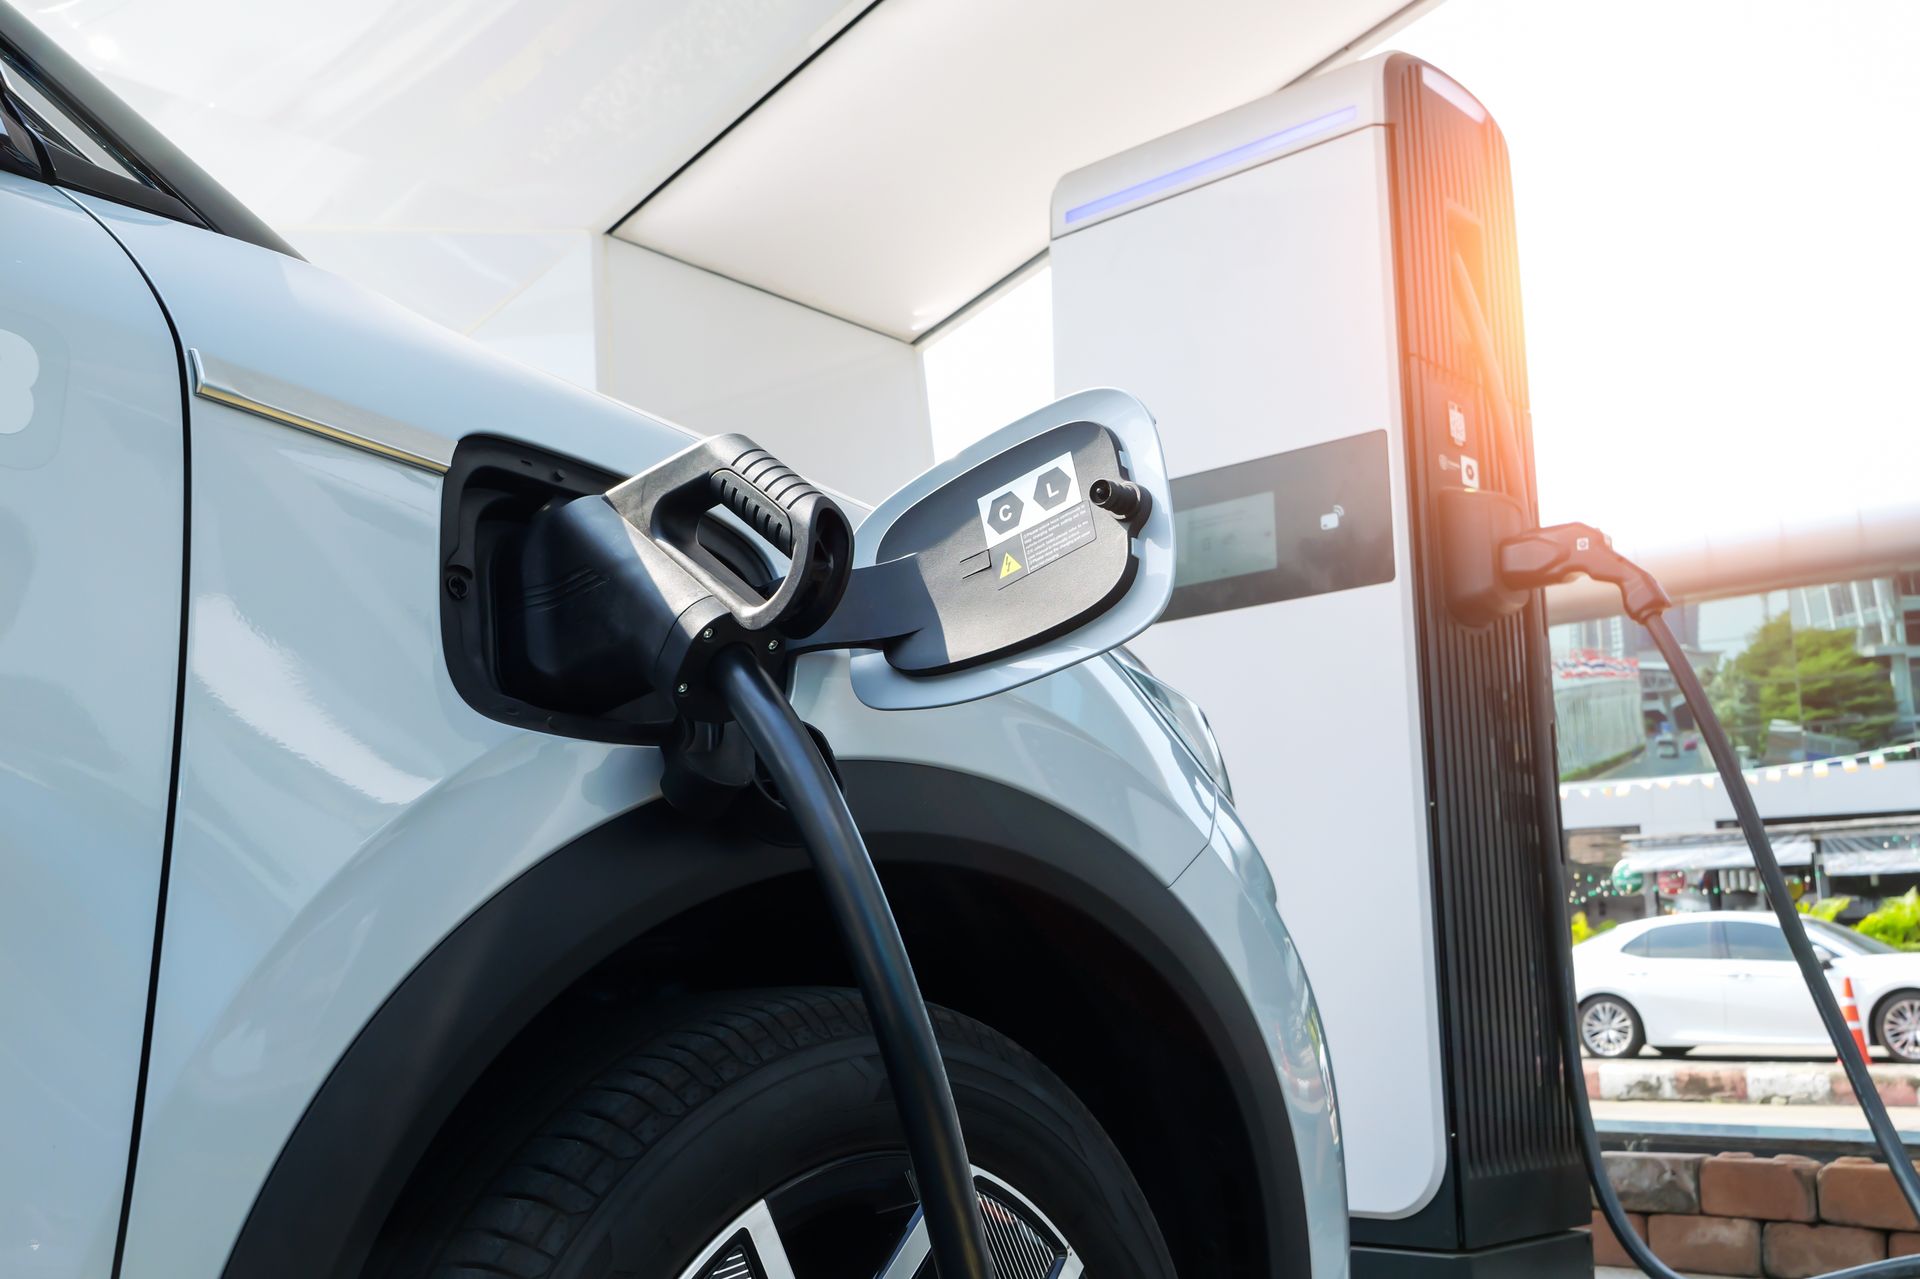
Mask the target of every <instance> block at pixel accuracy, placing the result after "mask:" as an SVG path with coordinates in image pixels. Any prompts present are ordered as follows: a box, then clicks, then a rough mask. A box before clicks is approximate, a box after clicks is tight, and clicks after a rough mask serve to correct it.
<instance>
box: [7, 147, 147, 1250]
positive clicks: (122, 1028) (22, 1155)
mask: <svg viewBox="0 0 1920 1279" xmlns="http://www.w3.org/2000/svg"><path fill="white" fill-rule="evenodd" d="M0 277H3V278H4V284H3V285H0V1044H4V1048H3V1049H0V1150H3V1151H4V1152H5V1153H4V1154H0V1274H6V1275H17V1276H22V1277H29V1279H56V1277H59V1279H65V1277H67V1276H73V1277H75V1279H77V1277H78V1276H83V1275H84V1276H95V1275H103V1274H105V1273H106V1272H107V1271H108V1269H109V1268H110V1267H111V1266H112V1263H113V1245H114V1236H115V1232H116V1230H117V1228H118V1225H119V1217H120V1205H121V1198H122V1195H123V1193H124V1191H125V1187H126V1179H127V1152H128V1148H129V1145H130V1139H131V1136H132V1131H133V1116H134V1109H135V1096H136V1093H137V1090H138V1078H139V1070H140V1045H141V1037H142V1030H143V1026H144V1021H145V1016H146V1000H147V983H148V978H149V975H150V973H151V971H152V967H153V928H154V920H155V910H154V903H155V901H156V900H157V897H158V893H159V888H160V877H161V859H162V849H163V847H164V843H165V831H166V815H167V796H168V793H169V791H170V790H171V776H172V769H173V730H174V706H175V698H176V691H177V687H178V681H179V640H180V567H181V545H180V540H181V536H182V533H183V531H184V519H183V517H182V504H183V502H184V496H185V495H184V492H183V488H182V484H183V477H184V472H185V459H184V456H183V449H184V444H185V441H184V438H183V435H182V430H181V416H180V363H179V357H178V355H177V354H176V352H175V349H174V343H173V337H172V334H171V333H170V332H169V331H168V328H167V323H166V317H165V316H164V315H163V314H162V313H161V311H160V308H159V307H158V306H156V305H155V303H154V301H153V296H152V294H151V293H150V292H149V290H148V289H147V287H146V285H145V283H144V282H143V281H142V280H141V278H140V273H139V272H138V271H137V270H136V269H135V267H134V265H133V263H132V262H131V261H130V260H129V259H128V257H127V255H126V254H125V253H124V252H123V251H122V250H121V248H120V246H119V245H117V244H116V243H114V240H113V238H112V237H111V236H109V235H108V234H107V233H106V232H105V231H103V230H102V229H101V227H100V226H99V224H98V223H97V222H95V221H94V219H93V218H91V217H89V216H88V215H87V213H86V212H84V211H83V210H82V209H80V208H79V207H77V206H76V205H75V204H74V202H73V201H72V200H71V199H69V198H68V197H67V196H66V195H64V194H63V193H61V192H59V191H55V190H53V189H52V188H50V187H47V186H43V185H41V184H39V183H36V182H30V181H27V180H25V179H23V178H19V177H16V176H15V175H13V174H10V173H0Z"/></svg>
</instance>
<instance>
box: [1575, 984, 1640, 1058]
mask: <svg viewBox="0 0 1920 1279" xmlns="http://www.w3.org/2000/svg"><path fill="white" fill-rule="evenodd" d="M1646 1042H1647V1032H1646V1028H1645V1027H1643V1026H1642V1025H1641V1024H1640V1014H1639V1013H1637V1012H1635V1011H1634V1010H1633V1005H1632V1004H1629V1003H1628V1002H1627V1001H1626V1000H1624V999H1621V998H1620V997H1618V996H1617V995H1595V996H1594V997H1593V998H1592V999H1589V1000H1587V1002H1586V1003H1584V1004H1581V1005H1580V1043H1581V1046H1582V1047H1584V1048H1585V1049H1586V1050H1587V1051H1588V1052H1589V1053H1591V1054H1592V1055H1593V1056H1595V1057H1632V1056H1635V1055H1636V1054H1638V1053H1639V1051H1640V1049H1641V1047H1642V1046H1643V1045H1644V1044H1645V1043H1646Z"/></svg>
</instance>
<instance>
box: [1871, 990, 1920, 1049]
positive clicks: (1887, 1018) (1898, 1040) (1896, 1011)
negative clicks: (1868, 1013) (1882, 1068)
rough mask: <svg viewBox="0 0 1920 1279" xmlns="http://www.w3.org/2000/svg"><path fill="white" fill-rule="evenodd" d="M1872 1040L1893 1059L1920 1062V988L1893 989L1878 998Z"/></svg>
mask: <svg viewBox="0 0 1920 1279" xmlns="http://www.w3.org/2000/svg"><path fill="white" fill-rule="evenodd" d="M1873 1041H1874V1042H1875V1043H1877V1044H1879V1045H1880V1046H1881V1047H1882V1048H1885V1049H1886V1050H1887V1055H1888V1056H1890V1057H1892V1058H1893V1059H1894V1060H1895V1061H1906V1062H1920V990H1896V991H1894V992H1893V993H1892V994H1891V995H1888V996H1887V997H1886V998H1885V999H1882V1000H1881V1001H1880V1005H1879V1007H1877V1008H1875V1009H1874V1010H1873Z"/></svg>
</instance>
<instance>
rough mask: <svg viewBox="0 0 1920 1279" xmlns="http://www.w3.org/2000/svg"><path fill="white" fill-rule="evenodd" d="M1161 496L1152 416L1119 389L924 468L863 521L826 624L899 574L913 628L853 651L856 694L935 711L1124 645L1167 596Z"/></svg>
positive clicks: (1052, 408)
mask: <svg viewBox="0 0 1920 1279" xmlns="http://www.w3.org/2000/svg"><path fill="white" fill-rule="evenodd" d="M1166 492H1167V475H1166V462H1165V460H1164V459H1163V457H1162V456H1161V451H1160V436H1159V433H1158V431H1157V430H1156V429H1155V426H1154V421H1153V416H1152V414H1150V413H1148V412H1147V410H1146V407H1145V406H1144V405H1142V404H1141V403H1140V401H1138V400H1136V399H1134V398H1133V397H1132V396H1130V395H1128V394H1126V393H1125V392H1122V391H1115V390H1105V389H1102V390H1093V391H1082V392H1080V393H1078V394H1076V395H1071V396H1068V397H1067V398H1066V399H1063V400H1060V401H1058V402H1056V403H1054V404H1051V405H1048V406H1047V407H1046V408H1044V409H1041V410H1040V411H1038V412H1036V413H1030V414H1028V415H1027V416H1026V417H1023V418H1021V419H1020V420H1019V421H1017V422H1014V423H1012V424H1011V425H1009V426H1006V427H1002V428H1001V429H1000V430H998V431H996V432H994V433H993V434H992V435H990V436H988V437H987V438H985V439H983V440H981V441H979V442H978V443H976V444H974V445H973V446H972V447H970V448H968V449H966V450H965V451H963V452H962V453H960V454H959V455H958V456H956V457H953V458H950V459H948V460H947V461H945V462H943V463H941V464H939V465H937V466H935V467H933V468H932V469H931V470H929V471H927V472H926V473H925V474H923V475H921V476H920V477H919V478H918V479H916V480H913V481H912V482H910V483H909V484H907V485H906V486H905V487H903V488H901V489H900V490H899V491H898V492H896V493H895V494H893V496H891V497H889V498H888V499H887V500H886V501H884V502H882V503H881V504H880V506H879V508H878V509H876V510H875V511H874V513H873V514H872V515H870V516H869V517H868V518H867V520H866V522H865V523H864V524H862V525H861V526H860V532H859V537H858V539H857V541H856V543H855V548H854V570H855V571H854V574H853V579H852V582H851V583H850V585H849V587H848V598H847V600H846V601H845V602H844V603H843V605H842V608H841V615H840V616H838V617H836V619H835V622H831V623H829V624H828V626H827V627H826V628H824V629H825V630H826V631H832V632H838V631H840V630H841V629H842V626H845V625H854V626H857V625H858V620H857V619H858V618H859V617H860V615H861V613H862V611H863V609H862V607H861V600H860V595H861V593H862V592H863V590H865V589H867V584H868V583H873V584H874V586H875V588H876V589H878V588H879V587H880V585H881V584H882V581H883V579H894V580H890V581H887V582H885V589H886V591H887V593H888V594H889V595H890V596H892V597H893V598H894V599H896V600H897V599H899V598H900V597H901V596H902V595H903V594H906V593H907V591H906V590H904V589H903V588H905V587H911V594H912V596H913V598H914V599H915V601H916V604H917V607H918V608H919V610H920V613H921V617H920V618H919V624H918V625H917V626H916V627H915V628H914V629H913V630H912V631H911V632H910V633H906V634H902V635H899V636H898V638H895V639H893V640H891V641H890V642H888V643H886V644H885V646H884V647H881V648H877V649H875V650H872V651H859V652H856V653H855V654H854V657H853V672H852V675H853V688H854V692H855V693H856V694H857V695H858V696H859V698H860V700H861V701H863V702H865V703H866V704H867V705H868V706H871V707H874V708H875V709H878V710H907V709H912V708H916V707H925V706H946V705H951V704H953V703H956V702H965V701H972V700H973V699H975V698H978V697H987V696H990V695H991V694H994V693H998V692H1002V691H1004V690H1006V689H1009V688H1015V687H1018V686H1019V685H1021V684H1025V683H1027V682H1029V681H1031V680H1035V679H1039V678H1040V677H1041V676H1043V675H1049V674H1052V673H1053V672H1055V671H1058V670H1061V669H1063V668H1065V667H1068V666H1071V665H1073V664H1074V663H1076V662H1080V661H1084V660H1085V659H1087V658H1089V657H1093V656H1096V655H1098V654H1100V653H1103V652H1106V651H1107V650H1108V649H1111V648H1114V647H1116V646H1118V645H1120V644H1124V643H1125V642H1126V641H1128V640H1129V639H1132V638H1133V637H1134V636H1135V635H1138V634H1139V633H1140V632H1141V631H1143V630H1145V629H1146V628H1147V627H1148V626H1149V625H1151V624H1152V623H1153V621H1154V620H1155V619H1156V618H1158V617H1159V616H1160V614H1161V612H1162V611H1163V610H1164V609H1165V608H1166V606H1167V601H1168V599H1169V598H1170V597H1171V596H1172V593H1173V518H1172V512H1171V511H1170V510H1169V509H1168V508H1167V504H1166V503H1165V502H1155V501H1154V500H1153V497H1152V494H1155V493H1160V494H1164V493H1166ZM909 565H910V566H911V569H909V568H908V567H907V566H909ZM876 566H877V567H876ZM889 566H892V567H891V568H889ZM909 573H911V574H912V575H913V576H915V577H917V579H918V580H917V581H915V582H911V583H907V582H903V581H901V580H898V579H900V578H903V577H905V576H907V575H908V574H909ZM896 607H897V606H896ZM852 638H855V637H852V636H845V635H839V636H836V635H825V634H823V635H822V636H821V637H817V638H812V639H809V640H808V641H807V642H806V646H807V647H826V646H829V645H830V644H837V643H845V642H847V641H848V640H849V639H852Z"/></svg>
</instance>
